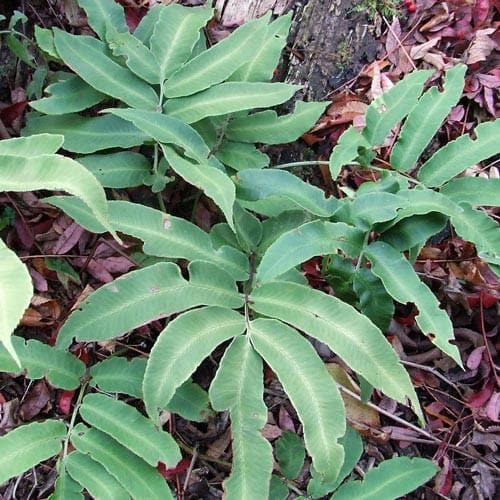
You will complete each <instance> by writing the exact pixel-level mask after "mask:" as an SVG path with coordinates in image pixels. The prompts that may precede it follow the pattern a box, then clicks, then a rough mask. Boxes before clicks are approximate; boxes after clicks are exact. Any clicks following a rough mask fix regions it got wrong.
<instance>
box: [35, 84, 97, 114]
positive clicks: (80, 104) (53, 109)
mask: <svg viewBox="0 0 500 500" xmlns="http://www.w3.org/2000/svg"><path fill="white" fill-rule="evenodd" d="M45 91H46V92H48V93H49V94H50V96H49V97H44V98H42V99H38V100H36V101H31V102H30V107H32V108H33V109H36V110H37V111H40V112H41V113H45V114H47V115H62V114H64V113H74V112H76V111H82V110H84V109H87V108H90V107H91V106H93V105H94V104H97V103H99V102H101V101H103V100H104V99H105V98H106V96H105V95H104V94H103V93H101V92H98V91H97V90H95V89H93V88H92V87H91V86H90V85H89V84H88V83H86V82H84V81H83V80H82V79H81V78H80V77H79V76H76V75H73V76H71V77H69V78H68V79H66V80H63V81H62V82H56V83H53V84H51V85H49V86H48V87H47V88H46V89H45Z"/></svg>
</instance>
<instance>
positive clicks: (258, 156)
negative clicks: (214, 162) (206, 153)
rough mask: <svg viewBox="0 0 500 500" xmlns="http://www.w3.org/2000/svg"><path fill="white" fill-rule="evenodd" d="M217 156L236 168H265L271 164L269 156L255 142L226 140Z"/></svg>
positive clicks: (238, 169)
mask: <svg viewBox="0 0 500 500" xmlns="http://www.w3.org/2000/svg"><path fill="white" fill-rule="evenodd" d="M216 155H217V158H218V159H219V160H220V161H221V162H222V163H224V164H225V165H227V166H228V167H231V168H232V169H234V170H237V171H240V170H245V169H247V168H263V167H267V166H269V161H270V160H269V156H267V155H266V154H265V153H262V151H259V150H258V149H257V148H256V147H255V146H254V145H253V144H245V143H243V142H231V141H224V142H223V143H222V144H221V146H220V148H219V149H218V150H217V152H216Z"/></svg>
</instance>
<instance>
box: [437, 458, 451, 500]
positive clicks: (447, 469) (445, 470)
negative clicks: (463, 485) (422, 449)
mask: <svg viewBox="0 0 500 500" xmlns="http://www.w3.org/2000/svg"><path fill="white" fill-rule="evenodd" d="M439 462H441V463H440V464H439V465H440V466H441V470H440V471H439V472H438V474H437V476H436V479H435V486H434V490H435V491H436V492H437V493H439V494H440V495H444V496H448V493H449V492H450V491H451V487H452V486H453V468H452V464H451V462H450V459H449V458H448V457H447V456H446V455H444V456H443V458H442V459H441V460H439Z"/></svg>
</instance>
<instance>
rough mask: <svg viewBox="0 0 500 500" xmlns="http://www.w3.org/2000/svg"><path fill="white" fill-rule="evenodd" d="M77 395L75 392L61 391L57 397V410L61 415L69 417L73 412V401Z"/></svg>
mask: <svg viewBox="0 0 500 500" xmlns="http://www.w3.org/2000/svg"><path fill="white" fill-rule="evenodd" d="M74 395H75V391H61V392H59V394H58V395H57V408H58V410H59V413H62V414H63V415H69V414H70V412H71V401H72V400H73V396H74Z"/></svg>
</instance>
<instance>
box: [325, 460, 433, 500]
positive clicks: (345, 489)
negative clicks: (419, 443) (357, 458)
mask: <svg viewBox="0 0 500 500" xmlns="http://www.w3.org/2000/svg"><path fill="white" fill-rule="evenodd" d="M437 471H438V468H437V467H436V466H435V465H434V464H433V463H432V462H431V461H430V460H427V459H425V458H408V457H395V458H391V459H390V460H384V461H383V462H382V463H381V464H380V465H379V466H377V467H374V468H373V469H371V470H369V471H368V472H367V473H366V474H365V477H364V478H363V480H362V481H349V482H348V483H345V484H344V485H342V486H341V487H340V488H339V489H338V490H337V491H336V493H335V494H334V495H333V496H332V497H331V498H332V500H352V499H353V498H355V499H356V500H380V499H381V498H384V499H387V500H395V499H396V498H399V497H402V496H404V495H406V493H410V492H411V491H413V490H414V489H416V488H418V487H419V486H421V485H422V484H424V483H426V482H427V481H429V479H431V478H432V477H434V476H435V475H436V472H437Z"/></svg>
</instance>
